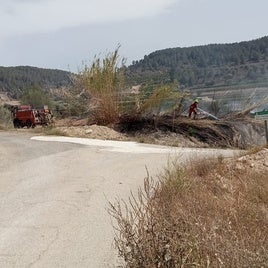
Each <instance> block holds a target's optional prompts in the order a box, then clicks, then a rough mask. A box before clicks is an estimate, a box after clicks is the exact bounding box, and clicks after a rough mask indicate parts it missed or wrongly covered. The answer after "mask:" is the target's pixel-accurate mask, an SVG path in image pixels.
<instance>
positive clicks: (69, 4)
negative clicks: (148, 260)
mask: <svg viewBox="0 0 268 268" xmlns="http://www.w3.org/2000/svg"><path fill="white" fill-rule="evenodd" d="M267 14H268V0H0V66H18V65H31V66H36V67H44V68H56V69H62V70H71V71H74V72H76V71H77V70H78V69H79V68H81V67H82V62H83V61H87V62H91V61H92V59H93V58H94V55H96V54H97V55H98V54H102V55H106V54H107V53H108V52H112V51H114V49H115V48H116V47H117V46H118V44H120V45H121V48H120V50H119V52H120V55H121V56H122V57H124V58H126V59H127V63H129V64H130V63H131V62H132V61H133V60H140V59H142V58H143V57H144V55H148V54H150V53H151V52H154V51H155V50H160V49H165V48H170V47H188V46H195V45H205V44H211V43H232V42H240V41H248V40H252V39H256V38H259V37H263V36H266V35H268V28H267V25H268V15H267Z"/></svg>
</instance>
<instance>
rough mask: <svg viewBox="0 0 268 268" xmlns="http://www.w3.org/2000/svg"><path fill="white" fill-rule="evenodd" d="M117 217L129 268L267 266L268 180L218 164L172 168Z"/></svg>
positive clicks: (114, 211) (119, 206) (115, 210)
mask: <svg viewBox="0 0 268 268" xmlns="http://www.w3.org/2000/svg"><path fill="white" fill-rule="evenodd" d="M110 213H111V215H112V216H113V217H114V219H116V223H117V224H116V226H117V227H116V234H117V236H116V239H115V241H116V246H117V248H118V250H119V255H120V256H121V257H123V259H124V261H125V264H124V266H125V267H129V268H138V267H145V268H147V267H148V268H149V267H150V268H151V267H156V268H162V267H163V268H164V267H165V268H166V267H168V268H171V267H172V268H173V267H174V268H175V267H267V265H268V178H267V173H258V172H257V171H256V170H252V169H247V168H245V169H243V170H237V169H236V168H235V165H226V164H225V162H224V161H219V159H214V160H213V159H208V160H202V161H197V163H192V166H191V168H190V169H182V168H180V167H179V166H178V165H174V166H172V167H171V166H169V167H168V168H167V169H166V171H165V172H164V173H163V174H162V175H161V177H160V178H159V180H157V182H154V181H153V180H152V178H150V177H149V175H148V177H147V178H146V179H145V185H144V189H140V190H139V192H138V195H137V196H134V195H132V196H131V198H130V200H129V202H128V203H127V202H123V203H122V202H119V201H118V202H117V203H116V204H115V205H111V210H110Z"/></svg>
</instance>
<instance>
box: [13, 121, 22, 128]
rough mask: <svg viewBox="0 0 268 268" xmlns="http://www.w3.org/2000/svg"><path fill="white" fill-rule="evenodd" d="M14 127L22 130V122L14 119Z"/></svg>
mask: <svg viewBox="0 0 268 268" xmlns="http://www.w3.org/2000/svg"><path fill="white" fill-rule="evenodd" d="M13 125H14V128H20V120H19V119H14V120H13Z"/></svg>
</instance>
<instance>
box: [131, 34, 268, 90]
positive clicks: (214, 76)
mask: <svg viewBox="0 0 268 268" xmlns="http://www.w3.org/2000/svg"><path fill="white" fill-rule="evenodd" d="M174 80H175V81H178V82H179V83H180V85H181V86H182V87H190V88H191V87H192V88H195V87H208V86H221V85H236V84H247V83H259V84H260V83H264V84H267V85H268V36H266V37H263V38H259V39H256V40H253V41H247V42H240V43H232V44H211V45H204V46H195V47H188V48H168V49H164V50H159V51H156V52H153V53H151V54H149V55H148V56H145V57H144V59H142V60H140V61H136V62H134V63H133V64H132V65H131V66H129V68H128V81H129V83H130V84H132V85H134V84H139V83H148V82H149V81H150V82H154V83H166V82H172V81H174Z"/></svg>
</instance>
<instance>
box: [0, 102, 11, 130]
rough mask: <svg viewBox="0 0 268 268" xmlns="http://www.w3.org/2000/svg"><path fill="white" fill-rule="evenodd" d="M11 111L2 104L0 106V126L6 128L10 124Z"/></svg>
mask: <svg viewBox="0 0 268 268" xmlns="http://www.w3.org/2000/svg"><path fill="white" fill-rule="evenodd" d="M11 122H12V120H11V113H10V111H9V110H8V109H7V108H5V107H4V106H0V127H2V128H7V127H9V126H11Z"/></svg>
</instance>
